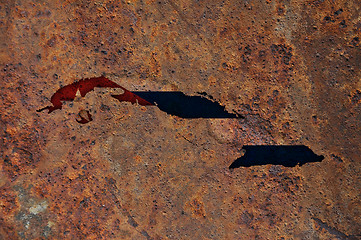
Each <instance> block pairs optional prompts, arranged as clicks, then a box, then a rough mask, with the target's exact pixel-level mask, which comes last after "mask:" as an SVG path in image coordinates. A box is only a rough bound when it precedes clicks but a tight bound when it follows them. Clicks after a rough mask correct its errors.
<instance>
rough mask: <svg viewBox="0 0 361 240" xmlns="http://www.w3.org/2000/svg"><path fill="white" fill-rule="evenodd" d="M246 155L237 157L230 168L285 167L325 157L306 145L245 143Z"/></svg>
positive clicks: (320, 159) (319, 160) (318, 160)
mask: <svg viewBox="0 0 361 240" xmlns="http://www.w3.org/2000/svg"><path fill="white" fill-rule="evenodd" d="M243 149H244V150H245V151H246V152H245V154H244V156H242V157H240V158H238V159H236V160H235V161H234V162H233V163H232V164H231V165H230V166H229V168H230V169H232V168H239V167H251V166H259V165H267V164H273V165H282V166H285V167H295V166H296V165H297V164H299V165H300V166H302V165H303V164H305V163H309V162H321V161H322V160H323V159H324V157H323V156H322V155H321V156H318V155H317V154H315V153H314V152H312V150H311V149H309V148H308V147H306V146H304V145H294V146H292V145H282V146H280V145H253V146H250V145H245V146H243Z"/></svg>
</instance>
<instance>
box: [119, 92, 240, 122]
mask: <svg viewBox="0 0 361 240" xmlns="http://www.w3.org/2000/svg"><path fill="white" fill-rule="evenodd" d="M133 93H134V94H135V95H137V96H139V97H140V98H142V99H144V100H146V101H147V102H149V103H152V104H154V105H156V106H157V107H158V108H159V109H160V110H162V111H164V112H166V113H168V114H170V115H174V116H178V117H181V118H243V117H242V116H239V115H237V114H234V113H229V112H227V111H226V110H225V108H224V107H223V106H221V105H220V104H218V103H217V102H213V101H211V100H208V99H207V98H205V97H201V96H187V95H185V94H184V93H182V92H153V91H144V92H141V91H133ZM113 97H115V96H113ZM115 98H117V97H115Z"/></svg>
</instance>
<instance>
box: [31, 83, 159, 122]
mask: <svg viewBox="0 0 361 240" xmlns="http://www.w3.org/2000/svg"><path fill="white" fill-rule="evenodd" d="M96 87H97V88H121V89H122V90H123V91H124V93H123V94H120V95H112V97H114V98H115V99H118V100H119V101H120V102H131V103H138V104H139V105H143V106H145V105H154V104H152V103H150V102H148V101H147V100H145V99H143V98H141V97H139V96H137V95H135V94H134V93H132V92H130V91H128V90H127V89H125V88H123V87H122V86H120V85H118V84H116V83H115V82H113V81H111V80H109V79H108V78H106V77H104V76H101V77H97V78H86V79H81V80H80V81H78V82H75V83H72V84H69V85H67V86H65V87H62V88H60V89H59V90H57V91H56V92H55V93H54V95H53V96H52V97H51V100H50V102H51V103H52V106H47V107H44V108H42V109H39V110H37V111H38V112H41V111H43V110H45V109H48V111H49V112H48V113H51V112H53V111H54V110H56V109H62V107H63V103H62V102H64V101H73V100H74V99H75V96H76V93H77V91H78V90H79V92H80V95H81V96H82V97H85V95H86V94H87V93H88V92H90V91H92V90H94V88H96ZM90 118H91V117H90ZM80 121H83V119H82V120H80ZM78 122H79V121H78ZM80 123H82V122H80Z"/></svg>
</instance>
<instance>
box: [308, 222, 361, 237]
mask: <svg viewBox="0 0 361 240" xmlns="http://www.w3.org/2000/svg"><path fill="white" fill-rule="evenodd" d="M312 219H313V220H315V222H317V224H318V225H319V226H320V227H321V228H323V229H325V230H326V231H327V232H329V233H330V234H332V235H334V236H336V237H337V238H338V239H342V240H357V239H360V238H359V237H361V235H346V234H344V233H343V232H340V231H338V230H337V229H336V228H334V227H330V226H329V225H327V224H326V223H324V222H323V221H322V220H321V219H319V218H315V217H313V218H312Z"/></svg>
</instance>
